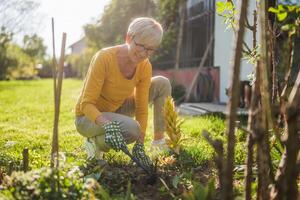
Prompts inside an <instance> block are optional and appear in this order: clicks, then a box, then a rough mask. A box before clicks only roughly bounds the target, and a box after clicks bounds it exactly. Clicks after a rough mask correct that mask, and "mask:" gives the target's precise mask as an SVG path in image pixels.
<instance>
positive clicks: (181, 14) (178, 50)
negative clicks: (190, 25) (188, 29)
mask: <svg viewBox="0 0 300 200" xmlns="http://www.w3.org/2000/svg"><path fill="white" fill-rule="evenodd" d="M185 12H186V0H180V1H179V18H180V23H179V31H178V36H177V46H176V60H175V67H174V68H175V69H176V70H178V69H179V65H180V53H181V46H182V40H183V31H184V21H185Z"/></svg>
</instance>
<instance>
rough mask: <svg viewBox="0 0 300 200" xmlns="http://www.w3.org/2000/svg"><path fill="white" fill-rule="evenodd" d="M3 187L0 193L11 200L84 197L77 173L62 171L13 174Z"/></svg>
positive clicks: (49, 169)
mask: <svg viewBox="0 0 300 200" xmlns="http://www.w3.org/2000/svg"><path fill="white" fill-rule="evenodd" d="M58 183H59V189H58V185H57V184H58ZM3 187H4V190H2V191H1V193H2V194H4V195H5V196H6V197H7V198H9V197H10V198H11V199H32V200H34V199H80V198H82V197H83V196H84V190H83V182H82V179H80V173H79V172H78V171H75V172H73V173H72V172H69V173H66V172H65V171H63V170H57V169H51V168H41V169H38V170H33V171H30V172H28V173H24V172H13V174H12V175H11V176H10V177H6V179H5V181H4V183H3ZM86 195H87V194H86ZM10 198H9V199H10Z"/></svg>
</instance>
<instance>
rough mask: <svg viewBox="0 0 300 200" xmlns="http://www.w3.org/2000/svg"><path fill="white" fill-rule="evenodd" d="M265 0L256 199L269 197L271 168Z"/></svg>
mask: <svg viewBox="0 0 300 200" xmlns="http://www.w3.org/2000/svg"><path fill="white" fill-rule="evenodd" d="M266 3H267V2H265V1H260V2H259V20H260V28H261V35H260V38H261V54H260V64H259V74H260V79H259V82H260V91H261V102H262V110H261V112H260V116H259V119H258V121H257V122H258V124H257V126H256V131H255V133H256V135H257V166H258V193H257V199H262V200H267V199H269V192H268V191H269V189H268V188H269V185H270V183H271V180H272V169H271V159H270V154H269V152H270V148H269V136H268V131H269V129H270V128H272V127H273V126H272V123H273V120H272V114H271V113H272V112H271V106H270V95H269V66H270V64H269V63H270V62H269V61H270V60H269V54H268V53H269V52H268V36H267V35H268V17H267V14H268V12H267V5H266Z"/></svg>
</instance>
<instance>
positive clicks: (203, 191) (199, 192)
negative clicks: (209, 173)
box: [184, 180, 215, 200]
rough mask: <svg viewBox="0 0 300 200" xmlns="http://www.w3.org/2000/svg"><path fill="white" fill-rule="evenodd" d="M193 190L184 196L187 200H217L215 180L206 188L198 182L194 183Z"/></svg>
mask: <svg viewBox="0 0 300 200" xmlns="http://www.w3.org/2000/svg"><path fill="white" fill-rule="evenodd" d="M193 185H194V186H193V189H192V190H191V191H189V192H187V193H186V194H185V195H184V199H186V200H209V199H215V197H214V196H213V195H215V186H214V180H210V181H209V183H208V184H207V185H206V186H203V185H201V184H199V183H197V182H194V183H193Z"/></svg>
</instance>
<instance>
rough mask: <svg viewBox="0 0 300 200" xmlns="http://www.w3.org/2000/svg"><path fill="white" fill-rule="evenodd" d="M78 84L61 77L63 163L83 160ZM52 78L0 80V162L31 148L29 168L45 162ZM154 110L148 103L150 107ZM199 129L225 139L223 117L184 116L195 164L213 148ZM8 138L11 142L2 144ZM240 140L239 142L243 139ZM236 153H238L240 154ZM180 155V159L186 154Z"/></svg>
mask: <svg viewBox="0 0 300 200" xmlns="http://www.w3.org/2000/svg"><path fill="white" fill-rule="evenodd" d="M81 86H82V81H81V80H75V79H66V80H64V81H63V88H62V96H61V107H60V120H59V151H60V152H63V153H64V154H65V155H66V158H67V162H74V163H75V164H79V163H81V162H82V161H84V159H85V152H84V150H83V148H82V144H83V137H82V136H80V135H79V134H78V133H77V132H76V129H75V126H74V122H73V121H74V106H75V103H76V100H77V97H78V95H79V93H80V89H81ZM53 102H54V97H53V81H52V80H50V79H48V80H34V81H2V82H0V165H7V164H8V163H7V162H8V161H13V162H18V161H20V160H22V150H23V149H24V148H26V147H27V148H29V155H30V167H31V168H33V169H34V168H40V167H42V166H49V161H50V151H51V140H52V127H53V118H54V103H53ZM150 109H152V108H150ZM149 113H150V116H149V122H148V124H149V125H148V129H147V136H146V147H148V146H149V143H150V141H151V139H152V135H153V126H152V117H153V116H152V111H150V112H149ZM202 129H206V130H208V131H209V132H211V133H212V135H213V136H214V137H218V138H220V139H222V140H224V120H223V119H222V118H220V117H218V116H204V117H195V118H190V117H187V118H185V123H184V125H183V132H184V137H185V138H187V140H186V141H185V142H184V143H183V149H184V152H185V155H186V157H187V158H189V159H190V160H192V162H193V163H194V164H201V163H205V162H206V161H208V160H211V159H212V156H213V150H212V148H211V147H210V146H209V145H208V143H206V142H205V141H204V139H203V137H202V136H201V132H202ZM9 141H14V142H15V144H14V145H13V146H10V147H6V146H5V145H6V144H7V142H9ZM241 142H242V141H241ZM237 149H239V150H238V154H237V155H238V156H240V158H237V162H238V163H239V162H242V160H243V155H242V153H241V152H243V149H244V147H243V146H241V145H240V146H237ZM238 156H237V157H238ZM186 157H184V158H183V159H185V158H186ZM107 158H110V159H112V160H113V161H116V162H123V161H125V162H127V161H128V159H127V158H124V156H123V155H122V154H121V153H113V152H110V154H109V155H108V157H107Z"/></svg>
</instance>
